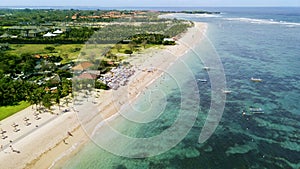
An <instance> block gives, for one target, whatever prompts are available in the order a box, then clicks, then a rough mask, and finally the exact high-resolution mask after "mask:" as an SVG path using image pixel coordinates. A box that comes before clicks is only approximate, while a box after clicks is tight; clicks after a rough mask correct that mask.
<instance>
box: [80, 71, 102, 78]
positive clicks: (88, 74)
mask: <svg viewBox="0 0 300 169" xmlns="http://www.w3.org/2000/svg"><path fill="white" fill-rule="evenodd" d="M78 78H79V79H97V75H95V74H91V73H86V72H84V73H82V74H81V75H79V76H78Z"/></svg>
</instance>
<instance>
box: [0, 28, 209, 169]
mask: <svg viewBox="0 0 300 169" xmlns="http://www.w3.org/2000/svg"><path fill="white" fill-rule="evenodd" d="M206 29H207V25H206V24H205V23H198V22H194V27H192V28H189V30H188V31H187V32H185V33H184V34H183V35H181V37H180V39H179V40H178V41H177V45H175V46H167V47H165V48H164V49H156V48H150V49H147V50H145V51H143V53H142V54H136V55H135V56H133V57H131V58H130V59H128V61H129V62H130V63H131V64H132V65H134V66H135V68H136V73H135V75H134V76H132V77H131V78H130V80H129V84H128V85H127V86H123V87H121V88H119V89H118V90H116V91H113V90H109V91H101V92H100V95H101V97H100V98H98V99H96V100H97V103H99V104H97V105H93V104H92V103H90V102H89V101H83V104H82V105H81V106H79V107H78V110H79V111H80V110H84V111H86V112H92V113H91V114H90V116H89V117H86V119H84V121H82V118H81V117H79V116H80V115H78V114H77V113H76V112H75V111H71V112H67V113H64V114H62V115H59V116H55V115H52V116H53V117H45V118H43V117H42V119H47V118H48V119H51V118H54V119H52V120H51V123H47V124H45V125H43V126H41V127H39V128H38V129H36V130H34V131H33V132H31V133H29V134H27V135H26V134H25V136H24V137H23V138H22V139H19V140H18V141H16V142H15V143H14V144H13V145H14V147H15V148H17V149H18V150H20V151H21V153H19V154H17V153H12V152H9V151H10V149H9V147H6V148H5V149H4V150H3V151H1V153H0V159H1V161H5V163H2V164H1V165H2V167H4V168H56V167H57V166H62V165H63V164H64V163H65V162H66V161H67V160H68V159H69V158H71V157H72V156H74V155H75V154H76V153H77V152H78V151H79V150H80V148H81V147H82V146H83V145H84V143H86V142H88V141H89V135H91V134H92V133H93V131H94V128H95V127H96V126H98V124H99V123H100V122H101V118H103V119H104V120H112V119H113V118H114V117H115V116H117V115H118V111H119V110H120V109H122V106H125V105H124V104H125V103H127V104H130V103H132V102H134V101H135V99H136V98H138V96H139V94H140V93H142V90H144V89H145V87H147V86H149V85H150V84H151V83H152V82H154V81H155V80H156V79H157V78H159V77H160V76H161V75H162V74H163V73H164V71H163V70H166V69H167V68H168V67H169V66H171V65H172V64H173V63H174V62H175V61H176V60H177V59H178V58H180V57H181V56H183V55H185V54H186V53H187V52H188V51H189V50H190V49H191V48H193V47H194V45H195V44H197V43H198V42H200V40H201V39H202V38H203V34H205V31H206ZM194 37H197V38H194ZM187 44H188V45H187ZM149 67H154V68H155V70H154V71H152V72H147V71H143V70H146V69H147V68H149ZM130 88H134V89H135V92H132V93H128V90H129V89H130ZM79 97H81V96H79ZM95 106H96V107H97V108H96V109H92V108H94V107H95ZM29 111H32V110H31V107H29V108H27V109H26V110H24V111H22V112H21V114H20V113H17V114H16V115H14V116H12V117H9V118H8V119H7V120H3V121H2V122H1V124H2V123H7V124H11V123H12V122H13V121H15V120H16V121H17V119H21V120H22V118H21V117H20V116H24V114H25V115H26V113H28V112H29ZM56 111H57V112H58V111H59V110H58V108H56ZM22 113H23V114H22ZM92 115H93V116H92ZM99 116H101V117H99ZM78 119H81V120H78ZM85 120H86V122H85ZM18 123H22V121H18ZM82 123H84V126H85V127H84V128H82V127H81V126H82ZM1 127H2V126H1ZM21 132H23V129H21ZM68 132H70V133H72V135H73V136H70V135H68V134H67V133H68ZM45 133H47V134H45ZM66 143H67V144H66ZM4 152H8V153H4ZM33 152H34V153H33Z"/></svg>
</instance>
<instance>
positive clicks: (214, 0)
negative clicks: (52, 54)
mask: <svg viewBox="0 0 300 169" xmlns="http://www.w3.org/2000/svg"><path fill="white" fill-rule="evenodd" d="M0 6H97V7H211V6H212V7H223V6H244V7H249V6H280V7H282V6H297V7H300V0H0Z"/></svg>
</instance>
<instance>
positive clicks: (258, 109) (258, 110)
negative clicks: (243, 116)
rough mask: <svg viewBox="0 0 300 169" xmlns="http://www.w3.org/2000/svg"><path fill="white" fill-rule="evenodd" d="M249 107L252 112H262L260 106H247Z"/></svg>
mask: <svg viewBox="0 0 300 169" xmlns="http://www.w3.org/2000/svg"><path fill="white" fill-rule="evenodd" d="M249 109H250V111H252V112H263V109H262V108H260V107H259V108H254V107H250V108H249Z"/></svg>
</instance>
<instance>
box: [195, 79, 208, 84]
mask: <svg viewBox="0 0 300 169" xmlns="http://www.w3.org/2000/svg"><path fill="white" fill-rule="evenodd" d="M197 80H198V81H200V82H203V83H205V82H207V80H206V79H197Z"/></svg>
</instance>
